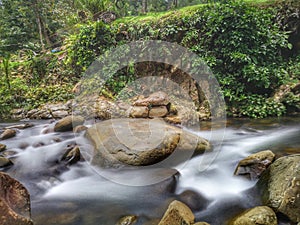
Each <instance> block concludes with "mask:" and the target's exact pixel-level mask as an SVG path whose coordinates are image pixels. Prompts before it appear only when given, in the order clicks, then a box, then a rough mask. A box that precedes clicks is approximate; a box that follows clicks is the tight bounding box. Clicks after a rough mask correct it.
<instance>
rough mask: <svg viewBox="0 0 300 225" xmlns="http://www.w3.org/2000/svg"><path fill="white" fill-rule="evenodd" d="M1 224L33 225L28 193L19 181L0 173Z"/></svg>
mask: <svg viewBox="0 0 300 225" xmlns="http://www.w3.org/2000/svg"><path fill="white" fill-rule="evenodd" d="M0 224H1V225H12V224H14V225H29V224H33V223H32V221H31V220H30V196H29V193H28V191H27V190H26V188H25V187H24V186H23V185H22V184H21V183H19V182H18V181H17V180H15V179H13V178H11V177H10V176H9V175H7V174H5V173H2V172H0Z"/></svg>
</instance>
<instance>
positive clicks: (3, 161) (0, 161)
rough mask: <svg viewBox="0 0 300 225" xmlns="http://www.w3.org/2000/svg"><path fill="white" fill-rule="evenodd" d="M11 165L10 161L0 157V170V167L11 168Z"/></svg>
mask: <svg viewBox="0 0 300 225" xmlns="http://www.w3.org/2000/svg"><path fill="white" fill-rule="evenodd" d="M11 165H13V163H12V161H10V160H9V159H7V158H5V157H2V156H0V168H1V167H7V166H11Z"/></svg>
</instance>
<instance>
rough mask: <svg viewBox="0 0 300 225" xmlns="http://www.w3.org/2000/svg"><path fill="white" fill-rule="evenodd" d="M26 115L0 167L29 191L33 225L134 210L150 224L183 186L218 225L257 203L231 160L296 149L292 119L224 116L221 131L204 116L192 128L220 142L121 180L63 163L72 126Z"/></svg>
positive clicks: (83, 222)
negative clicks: (57, 126) (59, 128)
mask: <svg viewBox="0 0 300 225" xmlns="http://www.w3.org/2000/svg"><path fill="white" fill-rule="evenodd" d="M30 122H32V123H34V124H35V126H34V127H33V128H28V129H25V130H19V131H18V134H17V137H15V138H12V139H8V140H5V141H1V143H3V144H6V145H7V147H8V150H6V152H5V153H4V154H6V156H7V157H9V158H11V160H12V161H13V162H14V166H12V167H11V168H10V169H8V170H6V172H8V173H9V174H10V175H11V176H13V177H15V178H17V179H18V180H19V181H21V182H22V183H23V184H24V185H25V186H26V187H27V188H28V190H29V192H30V193H31V201H32V218H33V220H34V221H35V224H36V225H48V224H57V225H63V224H67V225H71V224H72V225H77V224H78V225H79V224H80V225H106V224H107V225H113V224H115V223H116V221H117V220H118V219H119V218H120V217H121V216H124V215H137V216H138V218H139V220H138V222H137V224H144V223H145V222H149V221H152V224H157V221H158V219H159V218H161V217H162V215H163V213H164V211H165V210H166V208H167V205H168V204H169V203H170V202H171V201H172V200H174V199H181V196H182V193H184V192H186V191H187V190H188V191H192V192H193V194H194V195H193V196H196V199H199V201H198V202H197V205H198V206H199V207H195V208H194V209H193V211H194V213H195V215H196V221H206V222H209V223H211V224H225V221H226V220H228V219H230V218H231V217H232V216H234V215H236V214H237V213H239V212H241V211H242V210H244V209H246V208H250V207H254V206H256V205H259V204H260V202H259V198H258V196H257V194H256V193H255V192H254V191H252V187H253V186H254V185H255V182H256V181H249V180H246V179H243V178H241V177H236V176H233V172H234V170H235V167H236V165H237V163H238V161H239V160H241V159H242V158H244V157H246V156H248V155H249V154H251V153H254V152H258V151H261V150H266V149H270V150H272V151H273V152H274V153H275V154H277V155H278V156H282V155H287V154H296V153H300V125H299V122H300V118H281V119H278V118H275V119H265V120H248V119H234V120H229V121H228V123H227V124H228V125H227V128H226V130H225V132H223V130H221V129H220V130H218V129H215V130H213V131H211V130H210V123H209V122H204V123H201V124H200V131H198V132H195V133H196V134H197V135H199V136H202V137H204V138H207V139H209V140H210V142H211V143H212V144H213V145H215V146H217V145H220V146H221V148H218V149H217V151H213V152H210V153H205V154H204V155H199V156H195V157H193V158H192V159H190V160H189V161H188V162H185V163H184V165H178V167H177V168H174V169H177V170H178V171H179V174H176V175H175V176H171V177H170V178H168V179H166V180H164V181H162V182H160V183H157V184H153V185H148V186H138V185H136V186H128V185H123V184H118V183H115V182H112V181H110V180H108V179H107V178H105V177H103V176H101V175H99V170H101V171H100V172H103V171H102V169H101V168H95V166H91V165H90V164H89V163H88V162H86V161H84V160H82V161H81V162H78V163H77V164H75V165H72V166H69V165H66V163H65V162H64V161H61V157H62V155H63V154H64V151H65V149H66V147H67V146H68V145H70V144H74V143H76V141H77V139H78V137H75V136H74V134H73V133H72V132H67V133H55V132H50V133H47V132H46V131H47V130H48V129H49V128H52V127H53V126H54V123H53V122H51V121H30ZM12 124H16V123H2V124H0V129H1V128H3V127H6V126H8V125H12ZM192 132H194V131H192ZM83 155H84V152H83ZM105 172H106V173H110V174H113V175H114V176H119V177H122V178H125V179H128V180H131V181H132V180H133V181H134V182H135V183H136V184H138V183H142V181H143V180H144V179H152V178H153V177H150V176H153V175H148V174H147V172H146V170H143V169H141V170H140V169H139V170H135V171H133V172H132V171H126V170H122V169H121V170H108V171H105ZM168 173H169V174H174V172H173V170H171V168H170V169H161V170H158V171H157V172H156V171H155V174H156V175H155V176H158V177H159V176H160V175H163V174H168ZM100 174H101V173H100ZM192 199H193V198H192ZM194 199H195V198H194ZM190 201H193V200H191V199H190ZM280 224H288V223H287V222H284V221H281V222H280Z"/></svg>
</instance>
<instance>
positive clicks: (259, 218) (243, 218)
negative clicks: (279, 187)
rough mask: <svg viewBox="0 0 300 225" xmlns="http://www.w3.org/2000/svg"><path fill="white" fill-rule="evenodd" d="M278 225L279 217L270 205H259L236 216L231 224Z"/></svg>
mask: <svg viewBox="0 0 300 225" xmlns="http://www.w3.org/2000/svg"><path fill="white" fill-rule="evenodd" d="M257 224H262V225H277V224H278V223H277V218H276V214H275V213H274V211H273V210H272V209H271V208H269V207H268V206H258V207H255V208H253V209H249V210H246V211H245V212H243V213H241V214H240V215H238V216H237V217H236V218H234V219H233V220H232V221H231V222H230V223H229V225H257Z"/></svg>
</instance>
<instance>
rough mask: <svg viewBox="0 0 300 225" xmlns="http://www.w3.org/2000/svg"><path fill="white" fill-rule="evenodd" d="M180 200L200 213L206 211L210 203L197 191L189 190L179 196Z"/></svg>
mask: <svg viewBox="0 0 300 225" xmlns="http://www.w3.org/2000/svg"><path fill="white" fill-rule="evenodd" d="M178 200H179V201H181V202H183V203H184V204H186V205H187V206H188V207H189V208H190V209H191V210H193V211H199V210H201V209H205V208H206V207H207V206H208V204H209V201H208V200H207V199H206V198H205V197H203V196H201V195H200V194H198V193H197V192H195V191H191V190H187V191H184V192H182V193H181V194H180V195H179V196H178Z"/></svg>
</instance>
